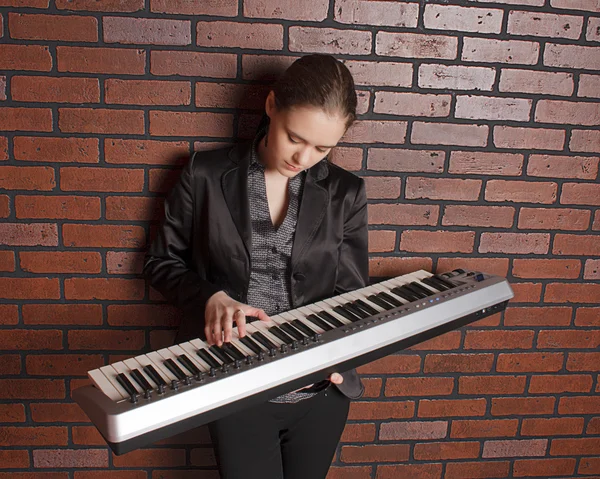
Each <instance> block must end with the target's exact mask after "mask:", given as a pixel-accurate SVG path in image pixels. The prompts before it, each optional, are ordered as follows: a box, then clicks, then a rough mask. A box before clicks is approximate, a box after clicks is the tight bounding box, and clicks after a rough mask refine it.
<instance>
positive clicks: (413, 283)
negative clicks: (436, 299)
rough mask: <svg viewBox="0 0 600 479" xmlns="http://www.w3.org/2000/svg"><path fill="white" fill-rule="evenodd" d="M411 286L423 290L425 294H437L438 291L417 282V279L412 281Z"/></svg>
mask: <svg viewBox="0 0 600 479" xmlns="http://www.w3.org/2000/svg"><path fill="white" fill-rule="evenodd" d="M410 284H411V286H412V287H413V288H416V289H418V290H419V291H423V293H424V294H427V296H431V295H432V294H437V291H431V290H430V289H429V288H426V287H425V286H423V285H421V284H419V283H417V282H416V281H413V282H412V283H410Z"/></svg>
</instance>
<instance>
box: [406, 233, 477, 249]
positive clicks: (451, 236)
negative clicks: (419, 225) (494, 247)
mask: <svg viewBox="0 0 600 479" xmlns="http://www.w3.org/2000/svg"><path fill="white" fill-rule="evenodd" d="M474 242H475V233H474V232H471V231H464V232H453V231H421V230H406V231H403V232H402V235H401V237H400V250H401V251H402V250H403V251H419V252H432V253H440V252H454V253H456V252H459V253H471V252H472V251H473V245H474Z"/></svg>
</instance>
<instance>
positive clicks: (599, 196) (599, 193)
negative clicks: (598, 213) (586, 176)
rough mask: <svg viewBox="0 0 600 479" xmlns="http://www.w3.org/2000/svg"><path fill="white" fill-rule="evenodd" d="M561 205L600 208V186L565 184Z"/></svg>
mask: <svg viewBox="0 0 600 479" xmlns="http://www.w3.org/2000/svg"><path fill="white" fill-rule="evenodd" d="M560 202H561V204H572V205H589V206H592V205H594V206H600V185H598V184H591V183H564V184H563V188H562V194H561V195H560Z"/></svg>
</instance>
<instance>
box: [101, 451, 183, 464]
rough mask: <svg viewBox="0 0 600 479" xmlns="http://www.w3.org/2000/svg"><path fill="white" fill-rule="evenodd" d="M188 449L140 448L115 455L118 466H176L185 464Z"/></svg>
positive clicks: (114, 459) (114, 461) (115, 462)
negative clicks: (121, 454)
mask: <svg viewBox="0 0 600 479" xmlns="http://www.w3.org/2000/svg"><path fill="white" fill-rule="evenodd" d="M185 455H186V451H185V450H184V449H146V450H144V449H138V450H137V451H132V452H131V453H129V454H126V455H123V456H118V457H117V456H115V457H114V458H113V463H114V465H115V466H116V467H140V466H141V467H149V466H150V467H152V466H162V467H175V466H183V465H185V463H186V460H185Z"/></svg>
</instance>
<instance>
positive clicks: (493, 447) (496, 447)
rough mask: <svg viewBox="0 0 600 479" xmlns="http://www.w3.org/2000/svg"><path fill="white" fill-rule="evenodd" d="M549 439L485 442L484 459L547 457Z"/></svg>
mask: <svg viewBox="0 0 600 479" xmlns="http://www.w3.org/2000/svg"><path fill="white" fill-rule="evenodd" d="M547 448H548V439H521V440H513V441H485V443H484V444H483V453H482V457H523V456H545V455H546V450H547Z"/></svg>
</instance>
